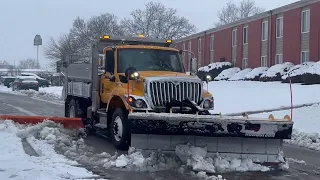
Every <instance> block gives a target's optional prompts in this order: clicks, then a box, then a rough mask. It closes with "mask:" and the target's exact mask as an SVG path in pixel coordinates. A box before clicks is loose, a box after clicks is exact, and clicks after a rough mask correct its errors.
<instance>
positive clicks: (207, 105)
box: [202, 97, 214, 109]
mask: <svg viewBox="0 0 320 180" xmlns="http://www.w3.org/2000/svg"><path fill="white" fill-rule="evenodd" d="M202 107H203V108H204V109H213V107H214V100H213V97H210V98H208V99H204V100H203V103H202Z"/></svg>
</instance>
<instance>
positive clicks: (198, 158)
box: [175, 144, 270, 173]
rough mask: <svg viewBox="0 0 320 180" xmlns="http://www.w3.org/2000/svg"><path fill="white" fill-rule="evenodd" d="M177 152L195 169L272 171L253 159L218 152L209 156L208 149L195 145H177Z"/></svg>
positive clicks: (212, 171)
mask: <svg viewBox="0 0 320 180" xmlns="http://www.w3.org/2000/svg"><path fill="white" fill-rule="evenodd" d="M175 150H176V154H177V156H178V157H179V158H180V160H181V161H182V162H183V163H185V164H187V166H189V167H191V168H192V170H194V171H200V172H201V171H203V172H206V173H216V172H221V173H223V172H234V171H240V172H246V171H262V172H265V171H270V168H269V167H266V166H263V165H260V164H256V163H254V162H253V160H252V159H249V158H248V159H244V160H241V159H233V158H230V157H222V156H220V155H219V154H218V153H217V155H216V157H215V158H211V157H207V149H206V148H201V147H195V146H193V145H190V144H187V145H178V146H176V149H175Z"/></svg>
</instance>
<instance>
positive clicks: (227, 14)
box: [216, 0, 265, 27]
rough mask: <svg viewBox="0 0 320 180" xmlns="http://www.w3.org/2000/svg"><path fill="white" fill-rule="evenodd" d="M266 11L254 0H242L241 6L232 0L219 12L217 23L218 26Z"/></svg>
mask: <svg viewBox="0 0 320 180" xmlns="http://www.w3.org/2000/svg"><path fill="white" fill-rule="evenodd" d="M264 11H265V10H264V9H263V8H260V7H257V6H256V3H255V1H253V0H242V1H241V2H240V4H239V6H237V5H236V4H235V3H233V2H232V0H230V1H229V2H227V3H226V6H225V7H223V8H222V9H221V10H220V11H219V12H218V18H219V22H218V23H216V26H217V27H218V26H222V25H225V24H229V23H232V22H235V21H238V20H241V19H244V18H247V17H250V16H253V15H256V14H259V13H262V12H264Z"/></svg>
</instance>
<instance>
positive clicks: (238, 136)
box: [128, 113, 293, 163]
mask: <svg viewBox="0 0 320 180" xmlns="http://www.w3.org/2000/svg"><path fill="white" fill-rule="evenodd" d="M128 119H129V120H130V121H131V146H132V147H135V148H138V149H143V150H158V149H160V150H162V151H171V152H173V151H175V147H176V146H177V145H178V144H186V143H191V144H193V145H196V146H200V147H207V151H208V155H209V156H210V155H212V156H213V155H215V154H216V153H217V152H219V154H222V155H227V156H230V157H234V158H241V159H243V158H246V157H251V158H255V159H257V160H258V161H259V162H273V163H274V162H276V161H277V159H278V154H279V150H281V149H282V144H283V139H290V138H291V134H292V127H293V122H292V121H276V120H268V119H259V118H255V119H252V118H250V119H247V118H238V117H221V116H215V115H188V114H170V113H147V114H146V113H132V114H129V116H128Z"/></svg>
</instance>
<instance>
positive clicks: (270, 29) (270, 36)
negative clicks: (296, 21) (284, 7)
mask: <svg viewBox="0 0 320 180" xmlns="http://www.w3.org/2000/svg"><path fill="white" fill-rule="evenodd" d="M269 12H270V18H269V22H270V23H268V24H270V28H269V33H268V34H269V38H268V45H269V47H268V60H269V62H268V64H267V66H270V67H271V59H272V57H271V53H272V51H271V50H272V41H273V37H272V10H270V11H269Z"/></svg>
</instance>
